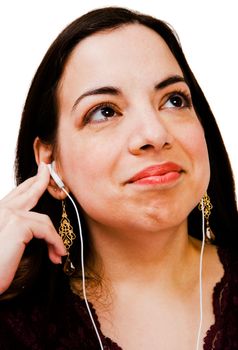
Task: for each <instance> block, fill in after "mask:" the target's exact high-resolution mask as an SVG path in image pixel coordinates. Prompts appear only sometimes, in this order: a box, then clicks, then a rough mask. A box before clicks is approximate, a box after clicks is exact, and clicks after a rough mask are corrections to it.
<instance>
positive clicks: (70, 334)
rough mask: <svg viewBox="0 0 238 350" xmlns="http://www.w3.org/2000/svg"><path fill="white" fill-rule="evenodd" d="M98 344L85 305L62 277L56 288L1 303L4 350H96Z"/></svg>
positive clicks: (0, 338)
mask: <svg viewBox="0 0 238 350" xmlns="http://www.w3.org/2000/svg"><path fill="white" fill-rule="evenodd" d="M82 344H83V345H82ZM95 344H97V340H95V334H94V331H93V329H92V326H91V323H90V319H89V318H88V314H87V310H86V307H85V304H84V301H83V300H82V299H80V298H79V297H78V296H76V295H74V294H73V293H72V292H71V290H70V286H69V283H68V280H67V279H66V278H64V277H63V278H62V276H61V277H60V278H59V280H58V281H57V283H56V285H55V286H54V287H52V286H50V287H49V286H48V288H47V289H45V288H40V289H39V290H37V289H36V288H34V289H32V290H31V291H29V292H27V293H25V294H24V295H21V296H19V297H16V298H14V299H12V300H6V301H2V302H0V350H3V349H4V350H5V349H18V350H30V349H37V350H45V349H46V348H47V349H52V350H57V349H61V350H70V349H71V350H72V349H80V350H84V349H85V350H86V349H89V350H96V349H97V348H96V347H95Z"/></svg>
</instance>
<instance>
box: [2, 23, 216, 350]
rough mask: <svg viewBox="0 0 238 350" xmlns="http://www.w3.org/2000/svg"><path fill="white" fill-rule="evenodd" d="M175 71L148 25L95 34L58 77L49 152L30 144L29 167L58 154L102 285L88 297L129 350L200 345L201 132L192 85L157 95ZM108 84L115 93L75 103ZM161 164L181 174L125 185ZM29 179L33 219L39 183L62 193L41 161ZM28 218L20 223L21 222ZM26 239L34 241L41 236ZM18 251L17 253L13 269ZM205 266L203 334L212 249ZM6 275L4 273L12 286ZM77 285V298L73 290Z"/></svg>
mask: <svg viewBox="0 0 238 350" xmlns="http://www.w3.org/2000/svg"><path fill="white" fill-rule="evenodd" d="M95 53H96V54H95ZM178 76H179V77H180V78H182V77H183V75H182V71H181V69H180V67H179V65H178V63H177V62H176V60H175V58H174V57H173V55H172V54H171V52H170V50H169V49H168V47H167V45H166V44H165V42H164V41H163V40H162V38H161V37H160V36H159V35H158V34H156V33H155V32H153V31H152V30H150V29H148V28H146V27H144V26H141V25H128V26H124V27H121V28H119V29H116V30H113V31H110V32H103V33H98V34H94V35H92V36H90V37H88V38H86V39H84V40H83V41H82V42H81V43H79V44H78V45H77V46H76V48H75V49H74V51H73V52H72V54H71V56H70V58H69V60H68V62H67V65H66V67H65V70H64V72H63V76H62V78H61V81H60V85H59V88H58V104H59V129H58V135H57V138H58V140H57V150H56V152H55V153H54V154H53V151H52V149H53V147H51V146H46V145H44V144H43V143H41V141H40V140H39V139H38V138H37V139H36V140H35V143H34V150H35V155H36V160H37V162H38V163H40V162H45V163H49V162H51V161H52V159H55V161H56V168H57V171H58V173H59V174H60V176H61V178H62V179H63V181H64V183H65V184H66V186H67V189H68V190H69V191H71V192H72V193H73V194H74V196H75V198H76V199H77V200H78V202H79V203H80V205H81V206H82V208H83V210H84V212H85V216H86V219H87V221H88V225H89V228H90V235H91V240H92V242H93V245H94V249H95V252H96V255H95V259H94V262H95V266H94V268H95V270H97V267H98V266H100V267H102V268H103V281H104V285H103V288H102V298H101V300H99V299H96V298H93V294H90V295H91V301H92V302H93V303H94V306H95V308H96V310H97V313H98V317H99V320H100V323H101V326H102V330H103V332H104V334H106V335H108V336H110V337H111V338H113V339H114V340H115V341H117V342H118V343H119V344H120V346H121V347H122V348H123V349H128V350H134V349H137V350H138V349H146V348H151V349H153V348H162V349H165V350H166V349H174V348H176V349H181V350H182V349H183V350H190V349H191V348H193V347H194V345H195V342H196V333H197V329H198V322H199V314H198V304H199V289H198V287H199V283H198V270H199V256H200V242H198V241H196V240H194V239H191V238H189V235H188V231H187V216H188V214H189V213H190V212H191V210H192V209H193V208H194V207H195V206H196V205H197V204H198V203H199V201H200V199H201V198H202V196H203V194H204V193H205V191H206V189H207V186H208V182H209V176H210V170H209V160H208V153H207V147H206V142H205V138H204V132H203V129H202V127H201V124H200V122H199V120H198V118H197V116H196V113H195V111H194V109H193V107H192V105H191V103H190V102H189V100H190V99H191V98H190V97H186V96H189V94H190V91H189V87H188V86H187V85H186V83H185V82H183V81H179V82H176V83H173V84H169V85H168V86H166V87H163V88H159V89H155V86H156V85H157V84H159V83H161V82H163V81H164V80H166V79H167V78H169V77H178ZM105 86H107V87H108V86H110V87H114V88H115V87H116V88H117V91H119V92H118V93H117V94H115V93H114V94H112V93H108V92H105V91H104V93H101V94H97V95H95V94H93V95H90V96H84V97H82V95H83V94H85V92H87V91H89V90H91V89H95V88H101V87H105ZM181 92H182V94H181ZM184 95H185V96H184ZM80 96H81V98H80V100H79V97H80ZM174 98H175V101H176V102H177V103H178V104H179V105H177V104H176V103H174V102H173V101H174ZM76 101H77V103H76ZM105 102H107V103H110V109H109V108H107V110H106V111H107V113H109V115H110V117H108V118H105V109H104V110H103V111H102V110H99V109H97V111H95V110H94V112H93V113H89V111H91V112H92V110H93V109H94V108H95V107H98V106H99V105H100V104H102V103H105ZM112 108H113V109H112ZM113 111H114V112H113ZM103 113H104V114H103ZM72 150H73V151H72ZM165 162H175V163H177V164H179V166H180V167H181V169H182V171H181V172H180V173H179V176H177V177H176V179H173V180H171V181H163V182H162V183H160V182H158V181H157V182H156V183H154V182H153V181H152V182H151V181H149V182H148V183H130V182H129V180H130V179H131V177H132V176H134V175H135V174H136V173H137V172H138V171H141V170H142V169H144V168H146V167H148V166H151V165H161V164H164V163H165ZM157 180H158V179H157ZM30 181H32V184H33V185H32V186H33V187H34V186H35V185H34V184H37V186H36V187H37V188H38V190H37V191H36V193H35V194H34V191H31V190H30V188H31V187H30V185H29V189H28V188H27V189H28V191H27V193H28V197H30V198H34V200H33V199H32V206H31V205H29V206H28V207H26V206H25V205H23V204H22V205H21V206H20V207H21V212H24V215H26V214H27V215H30V213H29V212H28V210H29V209H30V207H33V206H34V203H36V201H37V198H39V197H40V196H41V194H42V193H43V190H44V189H45V188H46V187H47V186H48V190H49V192H50V193H51V194H52V196H54V197H55V198H57V199H59V200H61V199H63V198H64V196H65V194H64V193H63V192H62V191H61V190H60V189H58V188H57V186H56V184H55V183H54V181H53V180H50V179H49V174H48V173H47V170H46V168H45V166H44V165H43V166H42V167H41V171H40V174H38V175H37V176H36V177H35V178H33V180H30ZM23 186H24V185H23ZM34 188H35V187H34ZM15 191H18V192H14V196H15V197H14V198H15V199H13V198H12V199H11V200H10V203H11V205H9V207H11V208H13V207H14V201H16V200H18V199H17V198H20V194H19V191H20V190H19V189H17V190H15ZM28 197H27V198H28ZM28 200H29V198H28ZM25 201H26V199H25ZM5 203H6V202H5ZM2 207H3V206H2ZM0 208H1V207H0ZM26 212H27V213H26ZM14 215H15V214H14ZM35 215H39V214H35ZM28 219H29V217H25V218H24V219H23V218H22V216H21V217H20V218H19V217H18V221H21V223H22V226H23V223H25V222H26V221H27V220H28ZM37 220H38V216H37ZM38 228H39V227H38ZM11 231H13V228H12V229H11ZM46 231H47V230H46ZM51 231H52V230H51ZM30 232H31V237H32V236H34V235H36V232H38V230H37V229H35V230H33V229H32V228H31V230H30ZM0 233H1V232H0ZM47 234H48V231H47V232H45V236H44V237H43V238H44V239H46V241H47V242H48V245H49V247H50V248H51V249H52V250H50V252H51V254H50V257H51V259H52V261H53V260H54V259H55V261H54V262H57V261H56V260H57V259H59V258H60V256H61V255H63V254H64V253H65V252H63V250H62V245H61V246H60V242H58V241H57V243H53V244H52V242H53V241H54V242H56V234H55V232H53V231H52V232H51V236H50V237H51V240H50V239H49V238H48V236H49V234H48V235H47ZM24 235H26V233H25V232H24V234H23V233H22V235H21V238H22V241H21V244H23V243H22V242H25V238H24V239H23V237H25V236H24ZM1 237H3V234H2V233H1V234H0V238H1ZM31 237H30V238H31ZM30 238H29V239H30ZM12 239H13V240H14V239H15V238H14V237H13V238H12ZM61 243H62V242H61ZM23 250H24V246H21V249H19V250H18V255H17V254H16V255H17V256H18V258H16V259H15V260H14V261H15V265H14V266H15V267H14V268H16V266H17V263H19V259H20V256H21V254H22V252H23ZM19 252H20V253H19ZM13 255H14V254H13V253H11V256H13ZM0 256H1V255H0ZM9 256H10V254H9ZM204 265H205V269H204V276H203V277H204V278H203V279H204V290H205V291H206V293H205V295H204V323H203V330H202V335H203V336H204V334H205V332H206V330H207V329H208V328H209V327H210V325H211V324H212V323H213V321H214V319H213V312H212V305H211V296H212V290H213V286H214V285H215V283H216V282H217V280H219V279H220V277H221V276H222V273H223V270H222V267H221V264H220V262H219V259H218V257H217V254H216V249H215V248H214V247H207V248H206V252H205V256H204ZM210 266H212V268H211V267H210ZM12 271H14V269H12ZM97 272H98V273H100V272H101V270H99V271H97ZM10 280H11V278H10V277H9V276H8V284H9V281H10ZM6 285H7V283H6V284H5V286H6ZM74 287H75V291H76V292H77V283H76V284H75V286H74ZM104 287H105V288H104ZM108 290H110V296H111V300H110V301H109V300H108V299H107V296H108V294H107V292H106V291H108ZM105 298H106V299H107V302H106V303H104V304H103V303H102V300H105ZM174 320H179V322H176V323H175V324H174ZM171 325H172V326H171ZM128 330H130V332H128ZM158 330H159V334H160V336H159V337H158ZM141 334H143V337H142V336H141ZM201 349H202V345H201Z"/></svg>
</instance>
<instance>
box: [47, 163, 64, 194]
mask: <svg viewBox="0 0 238 350" xmlns="http://www.w3.org/2000/svg"><path fill="white" fill-rule="evenodd" d="M47 166H48V169H49V172H50V175H51V177H52V178H53V179H54V180H55V182H56V184H57V185H58V186H59V188H63V187H64V183H63V181H62V180H61V178H60V177H59V175H58V174H57V173H56V172H55V170H54V162H52V163H51V164H47Z"/></svg>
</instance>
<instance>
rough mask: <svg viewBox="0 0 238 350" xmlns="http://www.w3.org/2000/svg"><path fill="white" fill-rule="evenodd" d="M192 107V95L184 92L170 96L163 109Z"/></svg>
mask: <svg viewBox="0 0 238 350" xmlns="http://www.w3.org/2000/svg"><path fill="white" fill-rule="evenodd" d="M191 106H192V101H191V97H190V95H188V94H186V93H184V92H173V93H172V94H170V95H169V97H168V98H167V100H166V102H165V103H164V105H163V108H177V109H181V108H190V107H191Z"/></svg>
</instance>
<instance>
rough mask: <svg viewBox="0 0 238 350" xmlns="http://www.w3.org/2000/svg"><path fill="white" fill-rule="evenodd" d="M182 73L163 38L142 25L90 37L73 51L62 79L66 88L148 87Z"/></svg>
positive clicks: (128, 26)
mask: <svg viewBox="0 0 238 350" xmlns="http://www.w3.org/2000/svg"><path fill="white" fill-rule="evenodd" d="M176 74H180V75H182V71H181V69H180V67H179V65H178V63H177V61H176V59H175V58H174V56H173V54H172V53H171V51H170V49H169V47H168V46H167V44H166V42H165V41H164V40H163V38H162V37H161V36H160V35H159V34H157V33H156V32H155V31H153V30H152V29H150V28H147V27H145V26H143V25H141V24H129V25H125V26H121V27H119V28H117V29H111V30H107V31H103V32H99V33H96V34H93V35H91V36H89V37H87V38H85V39H83V40H82V41H81V42H80V43H79V44H78V45H77V46H76V47H75V48H74V50H73V51H72V53H71V55H70V57H69V59H68V61H67V63H66V66H65V69H64V72H63V76H62V79H61V84H60V90H61V89H62V90H64V89H65V88H67V86H70V87H71V88H72V89H73V88H76V85H77V89H78V88H79V85H80V86H84V87H85V88H92V87H95V85H101V84H106V85H108V84H112V85H114V84H115V83H116V84H117V85H120V84H121V85H123V84H124V83H127V84H128V83H130V84H131V85H133V83H135V82H136V83H138V82H139V80H140V79H141V83H143V84H146V83H147V82H148V84H151V83H152V81H151V80H154V81H156V82H158V80H160V79H164V78H165V77H167V76H169V75H176Z"/></svg>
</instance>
